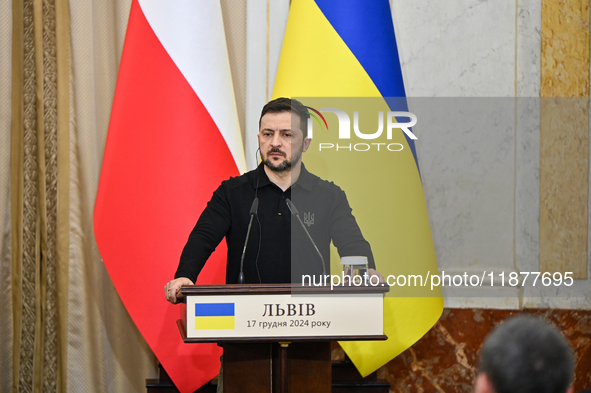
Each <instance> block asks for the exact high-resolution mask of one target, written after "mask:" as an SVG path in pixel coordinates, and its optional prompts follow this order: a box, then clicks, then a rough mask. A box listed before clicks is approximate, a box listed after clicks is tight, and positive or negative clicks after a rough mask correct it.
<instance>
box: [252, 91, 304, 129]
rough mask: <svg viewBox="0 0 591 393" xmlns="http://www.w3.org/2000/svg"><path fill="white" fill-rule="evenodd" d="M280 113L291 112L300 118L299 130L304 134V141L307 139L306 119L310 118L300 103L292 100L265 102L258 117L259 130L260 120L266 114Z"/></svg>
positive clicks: (282, 99) (282, 98)
mask: <svg viewBox="0 0 591 393" xmlns="http://www.w3.org/2000/svg"><path fill="white" fill-rule="evenodd" d="M281 112H293V113H295V114H296V115H298V116H300V130H302V132H303V133H304V139H305V138H307V137H308V119H309V118H310V114H309V113H308V110H307V109H306V107H305V106H304V105H303V104H302V103H301V102H299V101H298V100H296V99H293V98H291V99H290V98H285V97H280V98H276V99H274V100H272V101H269V102H267V104H266V105H265V106H264V107H263V110H262V111H261V117H259V128H261V119H262V118H263V116H265V115H266V114H267V113H281Z"/></svg>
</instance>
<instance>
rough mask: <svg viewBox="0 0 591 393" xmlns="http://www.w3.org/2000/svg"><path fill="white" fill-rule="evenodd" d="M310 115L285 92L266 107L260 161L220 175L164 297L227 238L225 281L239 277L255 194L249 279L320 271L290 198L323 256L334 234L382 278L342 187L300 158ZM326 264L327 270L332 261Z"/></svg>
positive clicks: (296, 277)
mask: <svg viewBox="0 0 591 393" xmlns="http://www.w3.org/2000/svg"><path fill="white" fill-rule="evenodd" d="M309 117H310V115H309V114H308V111H307V109H306V107H304V106H303V105H302V104H301V103H300V102H299V101H297V100H291V99H288V98H278V99H276V100H273V101H270V102H269V103H267V104H266V105H265V106H264V107H263V110H262V112H261V117H260V120H259V134H258V139H259V148H260V152H261V159H262V162H261V164H260V165H259V166H258V167H257V168H256V169H255V170H253V171H250V172H248V173H245V174H244V175H242V176H239V177H236V178H231V179H229V180H226V181H224V182H223V183H222V184H221V186H220V187H219V188H218V189H217V190H216V191H215V192H214V194H213V197H212V198H211V200H210V201H209V203H208V204H207V207H206V208H205V210H204V211H203V213H202V214H201V216H200V218H199V220H198V221H197V224H196V225H195V228H194V229H193V231H192V232H191V234H190V235H189V239H188V241H187V244H186V245H185V248H184V250H183V253H182V255H181V260H180V263H179V267H178V269H177V272H176V274H175V279H174V280H172V281H170V282H168V283H167V284H166V286H165V287H164V290H165V294H166V299H167V300H168V301H170V302H172V303H177V301H178V297H179V295H180V288H181V286H182V285H192V284H193V283H194V282H195V280H196V278H197V275H198V274H199V272H200V271H201V269H202V268H203V266H204V265H205V262H206V261H207V259H208V258H209V256H210V255H211V253H212V252H213V251H214V250H215V248H216V247H217V245H218V244H219V243H220V242H221V240H222V239H223V238H224V237H225V238H226V243H227V245H228V257H227V268H226V283H228V284H230V283H237V282H238V276H239V274H240V260H241V255H242V252H243V246H244V241H245V238H246V234H247V228H248V223H249V221H250V211H251V207H252V203H253V200H254V199H255V198H257V199H258V211H257V215H256V220H255V224H253V226H252V232H251V233H250V237H249V241H248V246H247V250H246V255H245V258H244V277H245V282H246V283H290V282H293V283H297V282H300V283H301V282H302V275H304V274H306V275H311V276H315V277H319V276H322V275H323V267H322V266H323V263H322V260H321V258H320V257H319V256H318V253H317V252H316V250H315V248H314V246H313V245H312V243H311V242H310V240H309V239H308V237H307V234H305V231H304V230H303V229H302V228H301V226H299V224H294V225H292V215H291V209H290V206H288V203H287V200H288V199H289V200H292V201H293V203H294V204H295V206H296V208H297V210H299V211H302V212H304V213H305V214H307V215H308V217H309V219H308V220H307V223H306V225H307V230H308V232H309V233H310V235H311V237H312V238H313V239H314V242H315V244H316V245H317V247H318V249H319V251H320V253H321V254H322V255H323V258H324V260H325V261H329V253H330V242H331V241H332V242H333V243H334V245H335V246H336V247H337V249H338V251H339V255H341V256H366V257H367V259H368V266H369V275H370V276H374V275H375V276H377V277H378V279H380V280H382V281H383V279H382V277H381V276H380V275H379V273H377V272H376V270H375V262H374V258H373V254H372V252H371V248H370V245H369V243H368V242H367V241H366V240H365V239H364V238H363V235H362V234H361V231H360V229H359V226H358V225H357V223H356V221H355V218H354V217H353V215H352V214H351V208H350V207H349V203H348V202H347V198H346V196H345V193H344V192H343V191H342V190H341V189H340V188H339V187H338V186H336V185H335V184H333V183H331V182H327V181H324V180H322V179H320V178H318V177H317V176H315V175H313V174H311V173H310V172H308V171H307V170H306V168H305V166H304V165H303V163H302V154H303V153H304V152H305V151H306V150H307V149H308V147H309V146H310V139H309V138H308V135H307V122H308V118H309ZM294 220H295V219H294ZM326 263H327V264H328V262H326ZM324 271H325V272H326V273H327V274H330V273H329V266H326V267H325V268H324ZM319 281H320V277H319V279H318V282H319Z"/></svg>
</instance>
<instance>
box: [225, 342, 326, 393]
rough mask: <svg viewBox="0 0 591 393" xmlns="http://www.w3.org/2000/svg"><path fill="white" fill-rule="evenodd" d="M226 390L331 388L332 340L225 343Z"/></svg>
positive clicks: (320, 392) (307, 392)
mask: <svg viewBox="0 0 591 393" xmlns="http://www.w3.org/2000/svg"><path fill="white" fill-rule="evenodd" d="M223 347H224V392H225V393H242V392H245V391H249V392H263V393H267V392H268V393H284V392H285V393H287V392H290V393H299V392H302V393H316V392H317V393H326V392H330V391H331V360H330V352H331V344H330V342H294V343H224V344H223Z"/></svg>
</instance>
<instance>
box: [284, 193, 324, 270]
mask: <svg viewBox="0 0 591 393" xmlns="http://www.w3.org/2000/svg"><path fill="white" fill-rule="evenodd" d="M285 202H287V208H288V209H289V211H290V212H291V214H292V215H294V216H295V217H296V218H297V219H298V221H299V222H300V225H301V226H302V228H303V229H304V232H306V235H308V239H310V242H312V245H313V246H314V249H315V250H316V252H317V253H318V256H319V257H320V261H321V262H322V277H326V263H324V257H323V256H322V253H321V252H320V250H318V247H317V246H316V243H315V242H314V239H312V236H310V232H308V230H307V229H306V226H305V225H304V223H303V222H302V219H301V218H300V212H298V209H296V207H295V205H294V204H293V202H292V201H291V200H290V199H289V198H285Z"/></svg>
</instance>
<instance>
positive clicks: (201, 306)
mask: <svg viewBox="0 0 591 393" xmlns="http://www.w3.org/2000/svg"><path fill="white" fill-rule="evenodd" d="M195 329H196V330H211V329H234V303H197V304H195Z"/></svg>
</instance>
